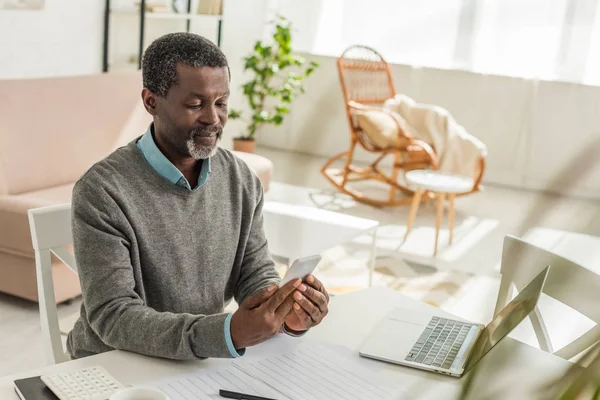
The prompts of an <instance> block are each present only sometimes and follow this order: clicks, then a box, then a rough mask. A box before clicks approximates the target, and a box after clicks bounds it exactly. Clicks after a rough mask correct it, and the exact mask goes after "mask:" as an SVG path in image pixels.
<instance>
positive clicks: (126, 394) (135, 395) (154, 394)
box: [109, 387, 169, 400]
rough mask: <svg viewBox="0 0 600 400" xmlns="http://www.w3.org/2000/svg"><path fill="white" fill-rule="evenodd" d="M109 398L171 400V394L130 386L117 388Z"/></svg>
mask: <svg viewBox="0 0 600 400" xmlns="http://www.w3.org/2000/svg"><path fill="white" fill-rule="evenodd" d="M109 400H169V396H167V395H166V394H165V393H163V392H161V391H160V390H158V389H150V388H142V387H130V388H125V389H120V390H117V391H116V392H115V393H113V395H112V396H110V399H109Z"/></svg>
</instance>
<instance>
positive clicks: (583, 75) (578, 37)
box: [282, 0, 600, 85]
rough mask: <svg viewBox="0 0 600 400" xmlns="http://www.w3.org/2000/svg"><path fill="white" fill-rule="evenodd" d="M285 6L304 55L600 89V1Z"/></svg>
mask: <svg viewBox="0 0 600 400" xmlns="http://www.w3.org/2000/svg"><path fill="white" fill-rule="evenodd" d="M282 2H283V3H285V4H286V5H285V6H284V9H283V10H282V11H283V12H284V14H286V15H290V16H291V19H292V21H293V22H295V23H296V25H297V26H298V27H300V29H299V31H298V33H297V36H298V41H297V43H298V44H299V48H300V50H301V51H306V52H311V53H315V54H324V55H330V56H338V55H339V54H341V53H342V51H343V50H344V49H345V48H346V47H348V46H350V45H353V44H362V45H366V46H370V47H373V48H374V49H376V50H377V51H379V52H380V53H381V54H382V55H383V56H384V57H385V58H386V60H388V61H389V62H392V63H398V64H407V65H413V66H426V67H435V68H448V69H451V68H459V69H467V70H471V71H476V72H481V73H486V74H497V75H509V76H518V77H525V78H541V79H548V80H556V79H558V80H568V81H575V82H584V83H593V84H599V85H600V15H598V14H600V13H599V12H597V9H598V7H597V3H598V2H600V0H419V1H415V0H371V1H366V0H307V1H306V2H304V1H303V2H294V1H290V0H285V1H282ZM298 3H302V7H299V6H298V5H297V4H298ZM294 4H296V5H294ZM297 48H298V47H297Z"/></svg>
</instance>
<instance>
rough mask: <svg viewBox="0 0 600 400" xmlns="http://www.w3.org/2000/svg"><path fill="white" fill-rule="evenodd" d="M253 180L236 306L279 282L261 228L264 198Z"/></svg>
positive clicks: (257, 184)
mask: <svg viewBox="0 0 600 400" xmlns="http://www.w3.org/2000/svg"><path fill="white" fill-rule="evenodd" d="M255 180H256V187H257V197H258V198H257V201H256V206H255V207H254V212H253V214H252V220H251V221H250V233H249V235H248V239H247V242H246V246H244V249H245V251H244V254H243V258H242V267H241V271H240V277H239V280H238V282H237V286H236V290H235V300H236V302H237V303H238V304H241V303H242V302H243V301H244V300H245V299H246V298H247V297H249V296H251V295H253V294H255V293H257V292H258V291H260V290H261V289H264V288H266V287H267V286H269V285H271V284H273V283H279V282H280V281H281V278H280V277H279V274H278V273H277V270H276V269H275V263H274V262H273V259H272V258H271V254H270V253H269V246H268V244H267V238H266V236H265V232H264V228H263V204H264V196H263V190H262V186H261V184H260V181H259V180H258V178H256V177H255Z"/></svg>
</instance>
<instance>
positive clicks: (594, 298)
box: [494, 235, 600, 360]
mask: <svg viewBox="0 0 600 400" xmlns="http://www.w3.org/2000/svg"><path fill="white" fill-rule="evenodd" d="M548 265H550V266H551V267H550V273H549V274H548V279H547V280H546V284H545V285H544V289H543V293H545V294H546V295H547V296H549V297H551V298H553V299H555V300H557V301H559V302H561V303H563V304H564V305H566V306H568V307H570V308H572V309H573V310H576V311H578V312H579V313H581V314H583V315H584V316H586V317H587V318H589V319H590V320H592V321H593V322H595V323H596V325H595V326H593V327H592V328H591V329H589V330H588V331H587V332H585V333H583V334H582V335H581V336H579V337H578V338H577V339H575V340H573V341H572V342H570V343H568V344H567V345H565V346H564V347H562V348H561V349H559V350H557V351H555V350H554V347H553V346H552V341H551V339H550V335H549V333H548V329H547V326H546V324H545V322H544V319H543V317H542V314H541V312H540V309H539V307H536V308H535V310H534V311H533V312H532V313H531V314H530V315H529V318H530V320H531V323H532V325H533V330H534V332H535V336H536V338H537V341H538V343H539V345H540V348H541V349H542V350H544V351H547V352H549V353H553V354H555V355H557V356H559V357H562V358H564V359H567V360H568V359H572V358H574V357H576V356H577V355H579V354H580V353H581V352H583V351H584V350H586V349H588V348H589V347H590V346H591V345H593V344H594V343H595V342H597V341H598V340H599V339H600V325H599V323H600V307H599V306H598V293H600V275H598V274H597V273H595V272H593V271H590V270H589V269H587V268H584V267H582V266H580V265H578V264H576V263H574V262H573V261H570V260H567V259H566V258H563V257H561V256H558V255H556V254H554V253H552V252H550V251H547V250H543V249H541V248H539V247H536V246H534V245H532V244H530V243H527V242H525V241H522V240H520V239H518V238H515V237H512V236H510V235H507V236H506V237H505V238H504V246H503V249H502V264H501V267H500V268H501V274H502V279H501V282H500V290H499V293H498V299H497V302H496V309H495V312H494V315H496V314H498V312H500V310H502V308H503V307H504V306H505V305H506V304H508V302H510V301H511V299H512V298H513V297H512V294H513V293H512V290H513V287H516V289H517V290H522V289H523V288H524V287H525V286H526V285H527V284H528V283H529V282H530V281H531V280H532V279H533V278H534V277H535V276H536V275H537V274H538V273H539V272H540V271H541V270H542V269H544V268H545V267H546V266H548ZM564 326H565V327H566V328H569V329H571V328H573V326H572V324H571V321H569V320H565V321H564Z"/></svg>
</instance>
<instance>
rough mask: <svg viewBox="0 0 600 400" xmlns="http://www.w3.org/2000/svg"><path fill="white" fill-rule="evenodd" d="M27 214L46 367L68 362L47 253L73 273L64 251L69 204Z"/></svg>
mask: <svg viewBox="0 0 600 400" xmlns="http://www.w3.org/2000/svg"><path fill="white" fill-rule="evenodd" d="M27 213H28V215H29V228H30V230H31V241H32V242H33V249H34V252H35V269H36V276H37V287H38V295H39V305H40V323H41V327H42V338H43V341H44V352H45V354H46V359H47V361H48V362H49V363H50V364H57V363H61V362H64V361H68V360H69V356H68V355H67V354H66V353H65V350H64V349H63V346H62V341H61V338H60V329H59V326H58V314H57V311H56V301H55V298H54V280H53V279H52V260H51V253H52V254H54V255H55V256H56V257H58V258H59V259H60V260H61V261H62V262H63V263H65V264H66V265H67V266H68V267H69V268H70V269H72V270H73V272H75V273H77V265H76V264H75V257H74V256H73V254H71V253H70V252H69V251H68V250H67V249H66V247H65V246H66V245H70V244H72V243H73V233H72V231H71V204H70V203H69V204H59V205H54V206H49V207H41V208H34V209H30V210H28V212H27Z"/></svg>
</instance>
